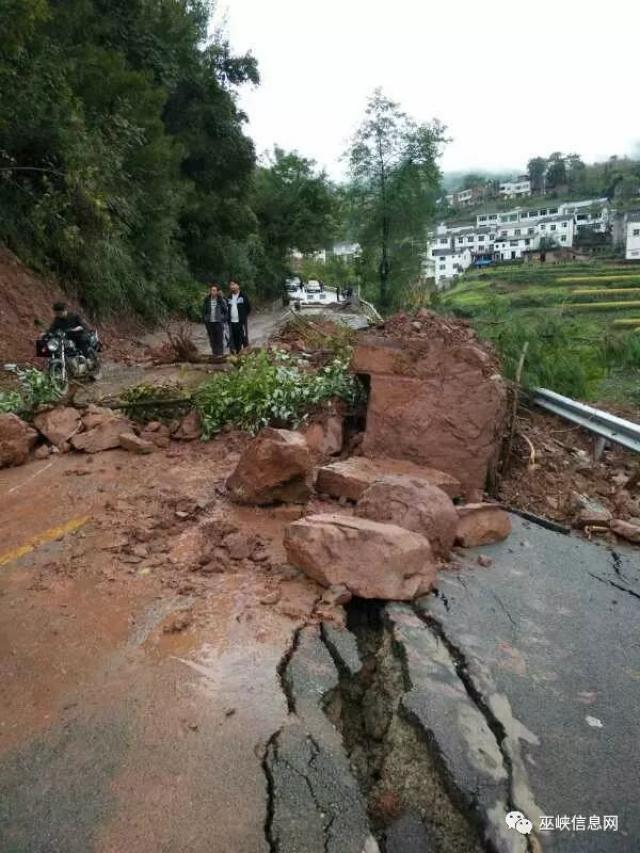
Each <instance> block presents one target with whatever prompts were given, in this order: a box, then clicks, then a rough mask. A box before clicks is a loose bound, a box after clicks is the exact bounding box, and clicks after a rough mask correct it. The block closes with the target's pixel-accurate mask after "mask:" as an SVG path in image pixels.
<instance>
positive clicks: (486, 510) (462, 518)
mask: <svg viewBox="0 0 640 853" xmlns="http://www.w3.org/2000/svg"><path fill="white" fill-rule="evenodd" d="M457 510H458V526H457V529H456V542H458V544H460V545H462V547H463V548H475V547H476V546H478V545H490V544H491V543H492V542H501V541H502V540H503V539H506V538H507V536H508V535H509V534H510V533H511V519H510V518H509V515H508V514H507V513H506V512H505V511H504V510H503V509H502V508H501V507H500V506H498V505H497V504H483V503H478V504H466V505H464V506H459V507H457Z"/></svg>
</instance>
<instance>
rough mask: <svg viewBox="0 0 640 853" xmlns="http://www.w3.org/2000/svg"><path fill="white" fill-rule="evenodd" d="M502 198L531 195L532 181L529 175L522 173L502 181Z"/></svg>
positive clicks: (500, 191)
mask: <svg viewBox="0 0 640 853" xmlns="http://www.w3.org/2000/svg"><path fill="white" fill-rule="evenodd" d="M498 195H499V196H500V198H526V197H527V196H530V195H531V181H530V180H529V176H528V175H521V176H520V177H519V178H514V180H512V181H502V182H501V183H500V187H499V189H498Z"/></svg>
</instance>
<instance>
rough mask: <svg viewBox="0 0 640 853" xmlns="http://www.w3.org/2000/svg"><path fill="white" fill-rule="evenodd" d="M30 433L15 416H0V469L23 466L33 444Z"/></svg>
mask: <svg viewBox="0 0 640 853" xmlns="http://www.w3.org/2000/svg"><path fill="white" fill-rule="evenodd" d="M32 433H33V430H32V429H31V427H29V426H28V424H26V423H25V422H24V421H23V420H21V419H20V418H19V417H18V416H17V415H14V414H5V415H0V468H11V467H13V466H15V465H24V463H25V462H26V461H27V460H28V459H29V450H30V448H31V446H32V444H33V440H32Z"/></svg>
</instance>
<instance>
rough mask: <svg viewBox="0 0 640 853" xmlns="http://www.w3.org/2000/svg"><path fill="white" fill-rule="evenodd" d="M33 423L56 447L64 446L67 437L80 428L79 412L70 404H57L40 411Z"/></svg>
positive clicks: (74, 433) (67, 439)
mask: <svg viewBox="0 0 640 853" xmlns="http://www.w3.org/2000/svg"><path fill="white" fill-rule="evenodd" d="M33 423H34V425H35V427H36V429H37V430H38V432H40V433H42V435H43V436H44V437H45V438H46V439H47V441H49V442H50V443H51V444H53V445H55V446H56V447H59V448H61V447H64V446H65V445H66V443H67V442H68V441H69V439H70V438H71V437H72V436H74V435H76V433H78V432H80V430H81V429H82V418H81V415H80V412H79V411H78V410H77V409H74V408H72V407H71V406H59V407H58V408H56V409H49V411H47V412H41V413H40V414H38V415H36V416H35V418H34V419H33Z"/></svg>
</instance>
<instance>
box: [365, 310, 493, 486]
mask: <svg viewBox="0 0 640 853" xmlns="http://www.w3.org/2000/svg"><path fill="white" fill-rule="evenodd" d="M352 367H353V369H354V370H355V371H356V372H357V373H363V374H368V375H369V376H370V381H371V388H370V394H369V404H368V410H367V426H366V432H365V437H364V441H363V445H362V449H363V452H364V454H365V456H371V457H377V456H391V457H395V458H398V459H408V460H411V461H412V462H415V463H417V464H421V465H429V466H432V467H434V468H437V469H438V470H440V471H444V472H446V473H448V474H451V475H452V476H454V477H457V478H458V479H459V480H460V481H461V482H462V484H463V486H464V493H465V496H466V497H467V498H470V497H471V496H472V495H474V494H476V493H477V492H478V491H481V490H482V489H484V487H485V483H486V480H487V475H488V472H489V471H490V469H491V468H492V466H493V465H494V463H495V461H496V459H497V455H498V452H499V446H500V441H501V437H502V433H503V430H504V424H505V419H506V399H507V396H506V385H505V383H504V381H503V379H502V378H501V376H500V375H499V372H498V365H497V363H496V360H495V357H494V356H493V354H492V353H491V352H490V351H489V350H488V349H486V348H484V347H483V346H482V345H481V344H480V342H479V341H478V340H477V339H476V337H475V334H474V332H473V330H472V329H471V328H470V327H468V326H467V325H466V324H465V323H463V322H462V321H458V320H450V319H445V318H443V317H439V316H437V315H435V314H432V313H430V312H427V311H423V312H419V313H418V315H417V318H416V319H413V320H412V319H411V318H408V317H406V316H404V315H400V316H398V317H395V318H391V319H390V320H388V321H387V322H386V323H385V327H384V329H383V330H378V331H375V332H373V331H372V332H366V333H365V334H364V335H362V336H361V338H360V342H359V343H358V345H357V346H356V347H355V349H354V354H353V360H352Z"/></svg>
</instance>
